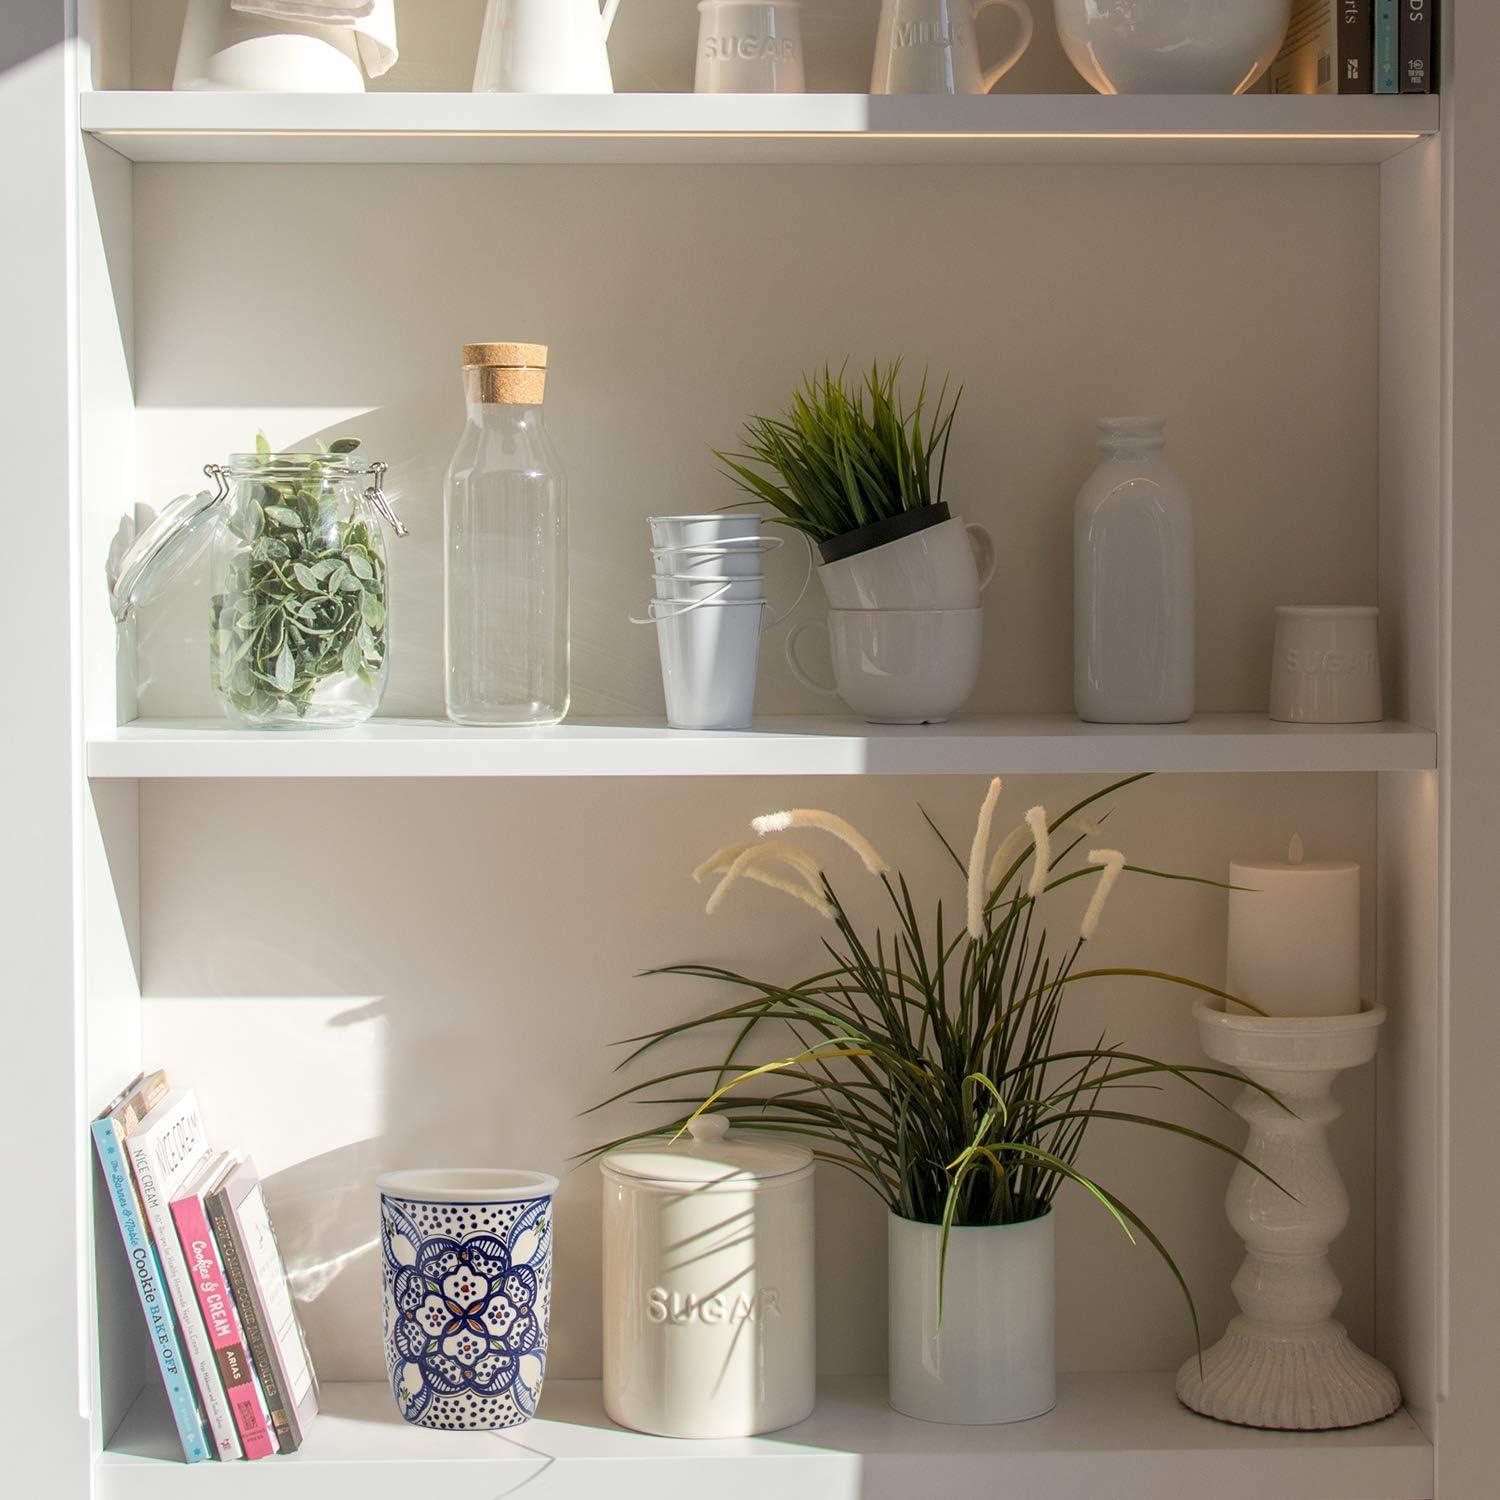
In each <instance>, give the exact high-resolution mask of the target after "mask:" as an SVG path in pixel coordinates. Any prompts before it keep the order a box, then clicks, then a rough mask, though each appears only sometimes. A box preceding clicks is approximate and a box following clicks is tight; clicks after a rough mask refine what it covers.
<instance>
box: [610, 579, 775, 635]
mask: <svg viewBox="0 0 1500 1500" xmlns="http://www.w3.org/2000/svg"><path fill="white" fill-rule="evenodd" d="M732 585H733V580H732V579H729V580H726V581H725V582H724V583H721V584H720V585H719V587H718V588H716V589H715V590H714V591H713V593H711V594H708V595H706V596H705V597H704V598H702V599H653V600H651V602H650V603H649V604H648V605H647V606H646V609H647V611H648V613H647V614H646V616H645V618H644V619H638V618H637V617H636V616H635V615H631V616H630V623H631V624H632V625H654V624H656V622H657V621H658V620H671V619H675V618H676V617H677V616H678V615H690V614H692V612H693V611H694V610H695V609H702V608H703V606H704V605H705V604H717V603H718V601H719V599H720V598H721V597H722V596H723V595H725V594H727V593H728V592H729V590H730V588H731V586H732ZM747 602H748V601H747ZM658 604H676V605H679V606H680V608H678V609H669V610H667V611H665V612H664V613H662V614H657V612H656V606H657V605H658Z"/></svg>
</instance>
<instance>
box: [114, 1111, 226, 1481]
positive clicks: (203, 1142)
mask: <svg viewBox="0 0 1500 1500" xmlns="http://www.w3.org/2000/svg"><path fill="white" fill-rule="evenodd" d="M125 1146H126V1149H127V1151H128V1153H129V1156H130V1166H131V1170H132V1171H133V1172H134V1173H135V1181H136V1186H137V1187H138V1188H139V1189H140V1194H141V1202H142V1203H143V1204H144V1205H145V1208H146V1222H147V1223H148V1224H149V1225H150V1228H151V1238H152V1241H153V1242H154V1243H155V1245H156V1253H157V1255H158V1257H159V1258H160V1260H161V1268H162V1274H163V1276H164V1277H165V1278H166V1282H167V1289H168V1291H169V1292H170V1293H171V1295H172V1307H173V1310H174V1311H175V1312H176V1314H177V1322H178V1326H179V1327H180V1328H181V1329H182V1339H183V1343H185V1344H186V1345H187V1354H188V1364H189V1367H190V1368H191V1369H192V1372H193V1378H194V1379H195V1380H196V1381H197V1383H198V1395H199V1397H200V1398H201V1399H202V1402H203V1408H204V1411H205V1412H206V1413H207V1415H208V1428H209V1432H210V1433H211V1434H212V1436H213V1442H214V1451H215V1452H216V1453H217V1454H218V1456H219V1457H220V1458H238V1457H239V1456H240V1441H239V1437H238V1436H237V1434H236V1432H235V1426H234V1417H233V1416H232V1415H231V1414H230V1410H229V1401H228V1398H227V1397H226V1396H225V1394H224V1382H223V1381H222V1380H221V1379H220V1378H219V1370H218V1364H217V1361H216V1360H215V1359H214V1351H213V1346H212V1345H211V1344H210V1343H209V1341H208V1330H207V1328H205V1327H204V1324H203V1312H202V1310H201V1309H200V1308H199V1306H198V1294H197V1292H196V1291H195V1290H194V1289H193V1278H192V1275H191V1274H190V1272H189V1271H188V1264H187V1257H186V1256H184V1255H183V1253H182V1246H181V1245H180V1244H179V1243H178V1240H177V1227H176V1225H175V1224H173V1222H172V1208H171V1204H172V1198H173V1196H174V1194H176V1193H179V1192H180V1191H181V1190H182V1187H183V1184H184V1183H185V1182H186V1181H187V1180H188V1178H190V1177H191V1176H192V1175H193V1173H194V1172H196V1171H197V1170H198V1168H199V1167H200V1166H202V1164H203V1163H204V1162H205V1161H206V1160H207V1159H208V1157H209V1155H210V1150H209V1144H208V1138H207V1136H206V1135H205V1134H204V1131H203V1121H202V1118H201V1117H200V1115H199V1113H198V1101H197V1099H196V1098H195V1097H194V1094H193V1091H192V1090H191V1089H173V1090H172V1091H171V1093H169V1094H168V1095H167V1096H166V1098H165V1099H163V1100H162V1101H161V1103H160V1104H158V1105H157V1106H156V1108H155V1109H153V1110H152V1111H151V1113H150V1114H148V1115H147V1116H146V1117H145V1119H143V1120H142V1121H141V1122H140V1124H138V1125H137V1126H136V1127H135V1129H134V1130H132V1131H131V1132H130V1133H129V1134H127V1136H126V1137H125Z"/></svg>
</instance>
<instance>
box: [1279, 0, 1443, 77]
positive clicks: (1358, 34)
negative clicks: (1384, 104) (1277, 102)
mask: <svg viewBox="0 0 1500 1500" xmlns="http://www.w3.org/2000/svg"><path fill="white" fill-rule="evenodd" d="M1441 3H1442V0H1293V5H1292V18H1291V24H1290V25H1289V26H1288V27H1287V29H1286V41H1285V42H1284V43H1283V44H1282V48H1281V55H1280V56H1279V57H1278V58H1277V59H1276V61H1275V62H1274V63H1272V64H1271V70H1270V72H1269V73H1268V74H1267V75H1266V76H1267V84H1268V87H1269V88H1270V91H1271V92H1272V93H1273V94H1435V93H1437V61H1438V21H1439V19H1440V15H1439V13H1440V10H1441Z"/></svg>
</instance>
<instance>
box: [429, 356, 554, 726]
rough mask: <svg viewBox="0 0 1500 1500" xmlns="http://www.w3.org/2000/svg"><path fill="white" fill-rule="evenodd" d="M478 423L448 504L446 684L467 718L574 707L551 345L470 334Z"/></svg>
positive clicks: (518, 718)
mask: <svg viewBox="0 0 1500 1500" xmlns="http://www.w3.org/2000/svg"><path fill="white" fill-rule="evenodd" d="M463 362H464V364H463V369H464V402H465V406H466V409H467V413H468V422H467V425H466V426H465V428H464V434H463V437H462V438H461V439H460V440H459V444H458V450H457V451H456V452H455V453H454V455H453V462H452V463H451V464H450V465H449V468H448V479H447V488H446V501H445V505H444V568H445V583H446V596H445V602H446V608H445V641H444V667H445V674H444V689H445V697H446V701H447V709H448V717H449V718H450V719H452V720H453V721H454V722H455V723H459V724H556V723H557V722H558V721H559V720H560V719H562V718H563V717H564V716H565V715H566V713H567V711H568V694H569V685H568V534H567V510H566V496H565V487H564V480H563V471H562V464H561V462H560V461H559V459H558V456H557V451H556V449H555V448H554V447H553V446H552V440H551V438H549V437H548V435H547V430H546V426H545V424H544V422H543V420H542V400H543V396H544V395H545V391H546V384H547V346H546V345H545V344H465V345H464V349H463Z"/></svg>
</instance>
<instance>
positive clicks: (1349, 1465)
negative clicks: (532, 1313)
mask: <svg viewBox="0 0 1500 1500" xmlns="http://www.w3.org/2000/svg"><path fill="white" fill-rule="evenodd" d="M1172 1380H1173V1377H1172V1376H1171V1375H1170V1374H1144V1375H1142V1374H1124V1375H1117V1374H1111V1375H1065V1376H1063V1377H1061V1379H1060V1382H1059V1390H1058V1401H1057V1406H1056V1408H1055V1409H1054V1410H1053V1411H1052V1412H1050V1413H1049V1414H1048V1415H1047V1416H1045V1417H1039V1418H1037V1419H1036V1420H1035V1421H1033V1422H1020V1423H1016V1424H1014V1425H1012V1426H1007V1427H946V1426H937V1425H934V1424H931V1423H926V1422H917V1421H913V1420H912V1419H911V1418H909V1417H903V1416H899V1415H898V1414H897V1413H895V1412H893V1411H891V1410H890V1409H889V1408H888V1407H887V1405H886V1402H885V1382H884V1380H883V1379H878V1378H877V1379H860V1378H855V1379H841V1380H834V1381H827V1382H825V1383H824V1384H823V1386H822V1388H821V1389H820V1392H819V1402H818V1408H817V1411H816V1412H815V1413H814V1414H813V1416H812V1417H811V1418H809V1419H808V1420H807V1421H806V1422H803V1423H801V1424H800V1425H798V1426H796V1427H788V1428H785V1429H783V1430H782V1431H780V1432H776V1433H770V1434H768V1435H766V1436H763V1437H758V1438H742V1439H737V1440H734V1441H726V1442H685V1441H676V1440H672V1439H667V1438H653V1437H645V1436H642V1435H641V1434H639V1433H633V1432H626V1431H623V1430H622V1429H620V1428H618V1427H616V1426H615V1425H614V1424H613V1423H612V1422H610V1420H609V1419H608V1418H607V1417H606V1416H605V1415H604V1412H603V1408H602V1405H601V1402H600V1393H599V1386H598V1384H597V1382H594V1381H549V1382H548V1384H547V1386H546V1389H545V1391H544V1393H543V1397H542V1406H541V1413H540V1415H539V1416H538V1418H537V1419H536V1420H535V1421H533V1422H531V1423H530V1424H528V1425H527V1426H526V1427H525V1428H522V1429H519V1430H517V1431H514V1432H511V1433H447V1432H428V1431H426V1430H424V1429H421V1428H415V1427H407V1426H406V1425H405V1424H404V1423H403V1422H402V1421H401V1420H400V1418H399V1417H398V1416H397V1415H396V1411H395V1407H394V1406H393V1404H392V1402H391V1397H390V1393H389V1391H388V1390H387V1389H386V1388H385V1386H383V1385H328V1386H325V1387H324V1388H323V1415H322V1416H321V1417H319V1419H318V1420H317V1422H316V1423H314V1424H313V1426H312V1429H311V1431H310V1432H309V1434H308V1438H307V1442H306V1444H305V1445H304V1447H303V1448H302V1450H301V1451H300V1452H298V1453H296V1454H294V1455H291V1456H287V1457H276V1458H269V1459H264V1460H261V1461H260V1462H259V1463H255V1464H248V1463H235V1464H218V1463H207V1464H196V1465H193V1466H191V1467H189V1466H188V1465H186V1464H184V1463H182V1462H180V1461H170V1460H171V1459H172V1450H171V1449H170V1448H169V1447H168V1446H167V1439H168V1435H169V1433H170V1425H169V1423H168V1421H167V1416H166V1407H165V1402H164V1400H163V1399H162V1398H161V1397H160V1395H159V1393H158V1392H157V1391H156V1390H155V1389H152V1390H151V1391H149V1392H148V1393H146V1394H145V1395H143V1396H142V1397H141V1399H140V1400H139V1401H138V1402H137V1403H136V1405H135V1407H134V1408H132V1410H131V1412H130V1414H129V1415H128V1416H127V1417H126V1419H125V1421H124V1422H123V1423H122V1424H121V1426H120V1429H119V1431H118V1432H117V1433H116V1434H115V1435H114V1437H113V1439H112V1440H111V1444H110V1448H109V1450H108V1451H107V1452H105V1453H104V1454H103V1456H102V1457H101V1458H100V1459H99V1460H98V1469H97V1479H98V1483H97V1484H96V1486H95V1495H96V1497H97V1500H173V1497H177V1496H182V1497H194V1496H199V1495H203V1496H214V1497H216V1500H217V1497H224V1500H235V1497H239V1496H256V1497H267V1496H270V1495H273V1494H274V1496H275V1497H276V1500H328V1497H329V1496H337V1495H348V1496H358V1497H359V1500H412V1497H413V1496H418V1495H428V1494H433V1495H441V1496H443V1497H444V1500H497V1497H500V1496H505V1495H512V1494H516V1493H517V1492H520V1493H522V1494H524V1496H525V1497H526V1500H594V1497H604V1496H609V1497H611V1500H643V1497H650V1500H689V1497H691V1500H700V1497H701V1496H703V1495H712V1496H713V1497H714V1500H764V1497H765V1496H766V1495H768V1494H774V1495H775V1496H776V1497H777V1500H908V1497H910V1496H912V1495H914V1494H922V1495H934V1496H942V1497H943V1500H970V1497H973V1500H980V1497H982V1500H1039V1497H1041V1496H1046V1497H1047V1500H1101V1497H1103V1496H1108V1497H1109V1500H1161V1497H1162V1496H1164V1495H1183V1496H1206V1495H1212V1496H1213V1497H1214V1500H1266V1497H1268V1496H1275V1497H1276V1500H1425V1497H1426V1496H1429V1495H1431V1494H1432V1492H1433V1455H1432V1447H1431V1445H1430V1444H1429V1443H1428V1441H1427V1439H1426V1437H1425V1436H1423V1434H1422V1432H1421V1430H1420V1429H1419V1428H1418V1427H1417V1424H1416V1423H1415V1422H1414V1421H1412V1419H1411V1418H1410V1417H1409V1416H1408V1415H1407V1414H1406V1413H1405V1412H1404V1411H1402V1412H1398V1413H1397V1414H1396V1415H1395V1416H1393V1417H1390V1418H1388V1419H1387V1420H1386V1421H1384V1422H1378V1423H1376V1424H1374V1425H1373V1426H1370V1427H1362V1428H1355V1429H1353V1430H1352V1431H1348V1432H1332V1433H1316V1434H1304V1433H1283V1432H1256V1431H1252V1430H1250V1429H1248V1428H1243V1427H1228V1426H1225V1425H1223V1424H1221V1423H1218V1422H1210V1421H1208V1420H1207V1419H1206V1418H1203V1417H1199V1416H1195V1415H1194V1414H1193V1413H1191V1412H1189V1411H1188V1410H1186V1408H1184V1407H1182V1406H1180V1405H1179V1404H1178V1403H1177V1400H1176V1398H1175V1396H1174V1395H1173V1393H1172ZM164 1460H168V1461H164Z"/></svg>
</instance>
